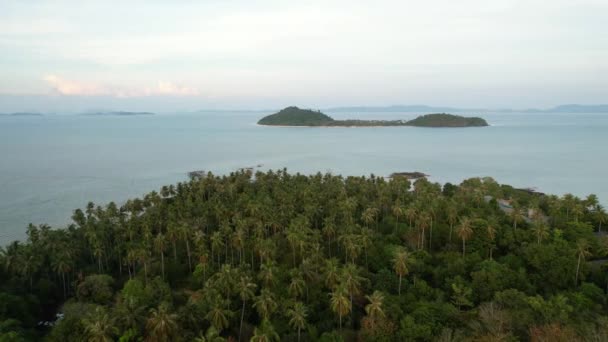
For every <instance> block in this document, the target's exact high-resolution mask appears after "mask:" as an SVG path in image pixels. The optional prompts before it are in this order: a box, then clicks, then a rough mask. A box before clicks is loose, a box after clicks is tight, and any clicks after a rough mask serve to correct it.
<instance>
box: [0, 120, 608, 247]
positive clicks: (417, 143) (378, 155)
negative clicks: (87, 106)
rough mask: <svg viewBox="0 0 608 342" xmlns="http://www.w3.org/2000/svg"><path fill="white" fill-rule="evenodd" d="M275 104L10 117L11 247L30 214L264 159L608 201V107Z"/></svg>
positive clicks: (293, 166) (5, 139) (58, 211)
mask: <svg viewBox="0 0 608 342" xmlns="http://www.w3.org/2000/svg"><path fill="white" fill-rule="evenodd" d="M265 114H269V113H252V112H230V113H228V112H222V113H220V112H218V113H203V114H174V115H155V116H134V117H98V116H67V115H55V116H44V117H0V245H3V244H5V243H7V242H9V241H11V240H14V239H22V238H24V236H25V227H26V226H27V224H28V223H29V222H33V223H49V224H51V225H54V226H57V225H63V224H66V223H67V222H69V217H70V216H71V212H72V210H73V209H75V208H78V207H81V208H82V207H84V206H85V205H86V203H87V202H88V201H94V202H96V203H106V202H108V201H116V202H118V203H121V202H124V201H125V200H126V199H128V198H131V197H134V196H140V195H142V194H144V193H146V192H148V191H151V190H155V189H158V188H159V187H160V186H162V185H164V184H170V183H175V182H178V181H181V180H185V179H186V178H187V177H186V173H187V172H188V171H192V170H209V171H212V172H214V173H225V172H230V171H233V170H235V169H238V168H241V167H248V166H254V165H258V164H262V165H263V167H262V168H261V169H268V168H272V169H277V168H283V167H287V168H288V170H290V171H292V172H296V171H299V172H304V173H314V172H317V171H321V172H326V171H330V172H332V173H335V174H344V175H362V174H370V173H374V174H376V175H382V176H386V175H389V174H390V173H392V172H396V171H422V172H425V173H427V174H430V175H431V180H432V181H438V182H446V181H450V182H460V181H461V180H463V179H465V178H469V177H476V176H491V177H493V178H495V179H496V180H497V181H499V182H501V183H506V184H511V185H514V186H518V187H536V188H538V190H540V191H543V192H547V193H555V194H564V193H568V192H570V193H573V194H576V195H579V196H586V195H587V194H589V193H595V194H597V195H598V196H599V197H600V200H601V202H602V203H607V202H608V182H606V181H605V180H604V176H605V175H606V174H608V158H607V157H608V152H606V147H608V134H606V132H608V114H561V113H560V114H547V113H543V114H530V113H483V114H481V115H480V116H483V117H484V118H486V119H487V120H488V122H489V123H490V124H491V125H492V126H490V127H484V128H465V129H461V128H438V129H434V128H415V127H375V128H373V127H372V128H306V127H302V128H292V127H264V126H258V125H256V124H255V122H256V121H257V120H258V119H259V118H260V117H262V116H264V115H265ZM329 114H331V113H329ZM332 116H334V117H335V118H363V119H364V118H374V119H411V118H413V117H415V116H416V114H414V113H365V114H362V115H348V114H343V113H340V114H334V115H332Z"/></svg>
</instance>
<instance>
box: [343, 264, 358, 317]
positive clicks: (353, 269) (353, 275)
mask: <svg viewBox="0 0 608 342" xmlns="http://www.w3.org/2000/svg"><path fill="white" fill-rule="evenodd" d="M362 281H363V278H362V277H361V276H359V270H358V269H357V266H356V265H355V264H347V265H346V266H345V267H344V268H343V269H342V274H341V275H340V283H341V284H342V285H343V286H344V287H345V288H346V290H347V291H348V295H349V297H350V305H351V307H352V306H353V296H354V295H356V294H359V292H360V291H361V282H362ZM353 323H354V320H353Z"/></svg>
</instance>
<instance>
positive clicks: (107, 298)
mask: <svg viewBox="0 0 608 342" xmlns="http://www.w3.org/2000/svg"><path fill="white" fill-rule="evenodd" d="M113 284H114V279H113V278H112V277H111V276H109V275H107V274H93V275H90V276H87V277H85V278H84V281H83V282H81V283H80V284H79V285H78V287H77V288H76V297H77V298H78V300H80V301H84V302H92V303H96V304H108V303H110V302H111V301H112V298H113V296H114V291H113V289H112V285H113Z"/></svg>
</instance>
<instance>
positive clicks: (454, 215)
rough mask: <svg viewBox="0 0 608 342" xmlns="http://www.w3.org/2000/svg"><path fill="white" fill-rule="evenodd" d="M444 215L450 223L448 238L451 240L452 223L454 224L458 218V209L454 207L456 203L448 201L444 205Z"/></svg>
mask: <svg viewBox="0 0 608 342" xmlns="http://www.w3.org/2000/svg"><path fill="white" fill-rule="evenodd" d="M446 215H447V219H448V223H449V224H450V235H449V240H450V242H452V232H453V231H454V224H456V222H457V220H458V209H457V208H456V203H454V202H453V201H450V202H449V203H448V205H447V207H446Z"/></svg>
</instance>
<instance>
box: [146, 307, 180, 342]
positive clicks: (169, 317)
mask: <svg viewBox="0 0 608 342" xmlns="http://www.w3.org/2000/svg"><path fill="white" fill-rule="evenodd" d="M177 330H178V326H177V315H176V314H172V313H169V311H168V309H167V307H166V306H165V305H160V306H159V307H158V309H151V310H150V317H149V318H148V322H147V323H146V332H147V334H148V338H147V340H148V341H153V342H156V341H158V342H161V341H170V340H171V339H172V338H173V337H174V336H175V333H176V332H177Z"/></svg>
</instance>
